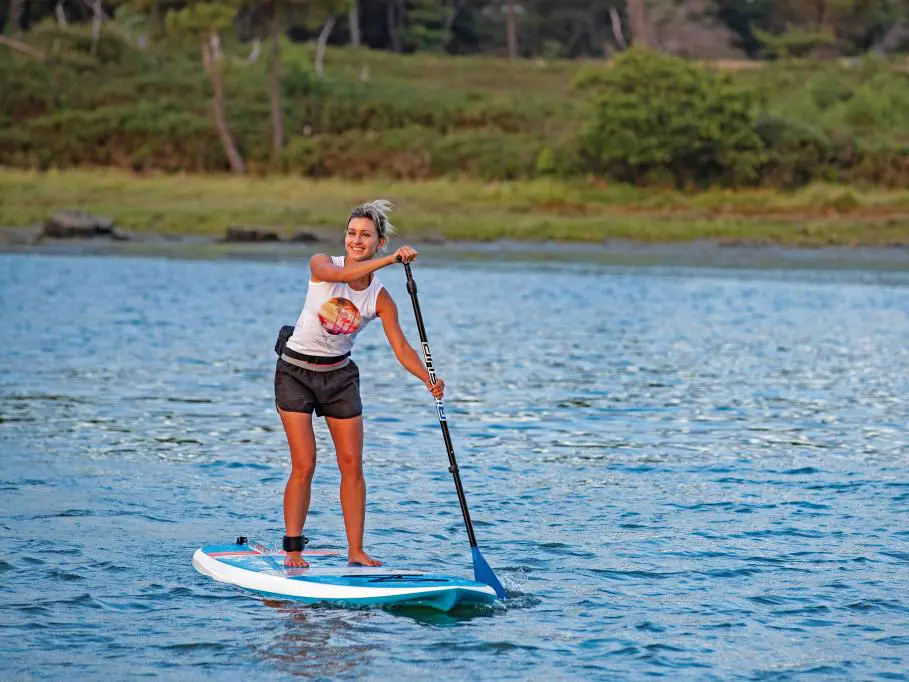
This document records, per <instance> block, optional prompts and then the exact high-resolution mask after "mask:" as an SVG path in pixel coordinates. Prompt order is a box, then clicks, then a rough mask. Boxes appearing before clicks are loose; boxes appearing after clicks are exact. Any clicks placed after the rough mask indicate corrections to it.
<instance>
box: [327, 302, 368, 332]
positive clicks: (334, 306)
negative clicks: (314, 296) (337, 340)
mask: <svg viewBox="0 0 909 682" xmlns="http://www.w3.org/2000/svg"><path fill="white" fill-rule="evenodd" d="M360 319H361V318H360V310H359V309H358V308H357V306H355V305H354V303H353V301H351V300H350V299H347V298H344V297H342V296H336V297H334V298H330V299H328V300H327V301H325V303H323V304H322V305H321V307H320V308H319V322H320V323H321V324H322V328H323V329H324V330H325V331H327V332H328V333H329V334H332V335H333V336H337V335H338V334H354V333H355V332H356V331H357V330H358V329H359V328H360Z"/></svg>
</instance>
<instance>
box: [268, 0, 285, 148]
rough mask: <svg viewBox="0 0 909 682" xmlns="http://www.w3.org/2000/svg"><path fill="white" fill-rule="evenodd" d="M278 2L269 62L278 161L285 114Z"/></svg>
mask: <svg viewBox="0 0 909 682" xmlns="http://www.w3.org/2000/svg"><path fill="white" fill-rule="evenodd" d="M282 9H283V7H282V5H281V3H280V2H278V0H275V2H274V3H273V4H272V12H273V14H272V18H271V53H270V55H269V60H268V93H269V97H270V99H271V155H272V159H276V158H277V157H278V155H279V154H280V153H281V150H283V149H284V112H283V111H282V110H281V35H282V33H283V31H282V30H281V24H282V22H281V20H282V18H283V17H282V15H281V10H282Z"/></svg>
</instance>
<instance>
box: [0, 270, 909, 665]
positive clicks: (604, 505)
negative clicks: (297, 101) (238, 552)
mask: <svg viewBox="0 0 909 682" xmlns="http://www.w3.org/2000/svg"><path fill="white" fill-rule="evenodd" d="M416 267H417V270H416V273H415V274H416V276H417V278H418V281H419V284H420V298H421V303H422V304H423V308H424V309H423V313H424V316H425V318H426V324H427V328H428V332H429V338H430V341H431V343H432V346H433V355H434V358H435V359H436V361H437V363H438V365H439V369H440V373H441V374H442V376H444V377H445V379H446V382H447V384H448V400H447V407H448V416H449V425H450V427H451V430H452V437H453V440H454V444H455V449H456V451H457V454H458V460H459V463H460V464H461V475H462V478H463V481H464V487H465V490H466V493H467V498H468V501H469V503H470V508H471V514H472V516H473V518H474V523H475V527H476V532H477V538H478V540H479V542H480V546H481V547H482V549H483V554H484V556H485V557H486V558H487V560H488V561H489V562H490V564H491V565H492V566H493V567H494V568H495V570H496V572H497V574H498V575H499V576H500V577H501V578H502V579H503V582H505V583H506V585H507V586H508V587H509V590H510V591H511V592H512V593H513V595H514V597H513V598H512V599H511V600H509V602H508V603H506V604H497V605H496V606H495V607H494V608H489V609H480V610H468V611H464V612H462V611H456V612H452V613H449V614H440V613H437V612H434V611H428V610H421V609H416V610H414V609H407V610H382V609H366V610H355V609H338V608H326V607H320V606H304V605H291V604H287V603H277V602H263V601H262V600H260V599H256V598H252V597H250V596H249V595H247V594H244V593H241V592H239V591H238V590H236V589H234V588H231V587H229V586H225V585H222V584H219V583H216V582H213V581H211V580H210V579H208V578H206V577H204V576H201V575H199V574H197V573H196V572H195V571H194V570H193V569H192V567H191V564H190V558H191V556H192V552H193V550H194V549H195V548H196V547H198V546H199V545H201V544H208V543H214V542H229V541H231V540H233V538H235V537H237V536H238V535H245V536H247V537H250V538H254V539H256V540H259V541H262V542H264V543H266V544H269V545H271V544H275V543H276V542H278V541H279V538H280V536H281V534H282V527H281V494H282V491H283V486H284V481H285V478H286V475H287V472H288V461H287V459H288V458H287V453H286V444H285V443H284V437H283V433H282V431H281V428H280V424H279V422H278V419H277V417H276V415H275V412H274V406H273V402H272V383H271V382H272V372H273V367H274V354H273V351H272V348H273V343H274V335H275V333H276V332H277V329H278V327H280V326H281V325H282V324H286V323H288V322H290V321H292V320H293V319H294V318H295V317H296V315H297V314H298V312H299V306H300V304H301V303H302V299H303V293H304V292H303V287H304V286H305V281H306V273H305V269H304V264H303V263H295V262H286V263H262V262H259V263H250V262H240V261H237V262H193V261H171V260H165V259H158V260H155V259H138V258H134V259H126V258H122V259H117V258H91V257H82V258H70V257H53V258H49V257H41V256H35V255H31V256H0V315H2V319H3V324H2V325H0V493H2V494H0V532H2V535H3V539H4V545H5V550H6V551H5V553H4V557H3V558H2V560H0V575H2V577H3V580H2V581H0V606H2V609H3V614H4V621H3V624H2V626H0V627H2V629H3V631H4V634H6V635H7V637H6V639H5V641H6V644H5V646H4V652H3V653H4V657H3V663H2V664H0V672H2V673H3V677H4V679H7V678H8V679H21V678H26V677H28V678H43V679H59V678H60V677H61V676H62V675H68V676H72V677H75V678H79V679H98V678H105V677H108V678H111V677H112V678H120V677H122V676H123V671H124V670H128V671H129V674H130V675H131V676H132V675H135V676H140V675H149V676H153V675H154V676H164V677H174V678H177V679H183V678H194V677H200V676H202V675H205V676H206V677H210V676H212V675H222V676H227V677H240V676H254V677H255V678H256V679H286V678H287V677H289V676H291V675H293V676H300V677H307V678H318V679H337V678H341V677H364V676H365V677H369V676H371V677H376V678H381V679H388V678H392V677H408V678H410V677H413V678H417V679H426V678H430V677H433V676H438V675H442V674H444V675H445V676H446V677H451V678H455V679H459V678H470V679H479V680H488V679H496V680H499V679H515V680H524V679H543V678H546V679H578V678H584V679H586V678H596V679H639V678H641V677H650V676H664V677H669V678H671V679H724V680H725V679H762V678H767V679H788V678H791V677H795V676H800V677H806V678H815V679H819V680H826V679H830V678H832V677H847V678H852V679H877V678H886V679H906V670H907V668H909V666H907V661H906V652H907V651H909V600H907V598H906V596H905V595H906V590H905V576H906V569H907V566H909V563H907V562H909V530H907V529H906V523H905V519H906V518H907V512H909V483H907V481H909V460H907V452H909V448H907V436H906V434H907V426H909V404H907V401H906V395H907V393H909V286H907V284H909V275H907V274H906V273H905V272H902V273H901V272H899V271H894V270H891V271H890V272H887V273H886V277H881V276H879V275H878V273H875V272H870V271H869V272H861V271H855V272H820V271H817V272H800V271H795V270H789V271H787V272H785V273H782V272H771V271H757V270H754V271H749V272H741V273H737V272H734V271H729V270H725V271H722V272H719V271H712V270H706V269H703V270H684V269H673V268H641V269H637V270H636V269H629V268H612V267H604V266H599V265H595V264H591V263H587V264H572V263H568V262H566V263H555V262H536V263H521V262H509V263H494V262H492V261H486V262H483V263H478V262H449V263H440V262H438V261H436V262H435V263H425V262H424V263H423V264H422V265H420V264H419V263H418V265H417V266H416ZM381 276H382V279H383V281H384V282H385V283H386V286H387V287H388V288H389V290H390V291H391V293H392V295H393V296H394V297H395V298H396V299H397V300H398V301H399V306H400V309H401V311H402V320H403V322H404V324H405V327H406V330H407V333H408V334H409V336H410V338H411V339H412V340H416V338H417V337H416V333H415V329H414V325H413V323H412V321H411V318H410V316H409V315H408V314H407V313H408V311H409V307H408V304H407V294H406V291H405V290H404V286H403V276H402V274H401V272H400V271H398V270H395V269H388V270H385V271H383V272H382V275H381ZM356 359H357V362H358V364H359V366H360V368H361V377H362V379H361V381H362V389H363V397H364V405H365V408H366V424H365V429H366V451H365V457H364V459H365V467H366V473H367V481H368V484H369V509H368V516H367V542H368V549H369V550H370V551H371V552H372V553H374V554H375V555H377V556H379V557H380V558H382V559H384V560H386V562H388V563H392V564H394V563H399V564H406V565H407V566H408V567H413V568H415V569H421V570H433V571H437V572H445V573H452V574H455V575H465V576H469V575H471V572H472V571H471V560H470V552H469V547H468V543H467V539H466V537H465V533H464V528H463V524H462V521H461V517H460V513H459V510H458V504H457V498H456V496H455V494H454V488H453V485H452V481H451V475H450V474H449V472H448V470H447V469H448V462H447V458H446V456H445V452H444V447H443V446H442V441H441V437H440V434H439V430H438V422H437V419H436V413H435V410H434V407H433V405H432V401H431V400H430V399H429V398H428V396H427V394H426V392H425V390H424V389H423V388H422V386H420V385H419V384H418V383H417V382H415V381H413V380H412V379H411V378H409V377H408V376H407V375H406V373H405V372H404V371H403V370H402V369H401V368H400V367H399V366H398V364H397V362H396V361H395V360H394V357H393V355H392V353H391V352H390V350H389V349H388V347H387V343H386V341H385V340H384V337H383V335H382V331H381V329H379V328H378V327H375V328H372V327H371V328H369V329H367V330H366V332H364V334H363V335H362V336H361V338H360V339H359V340H358V347H357V349H356ZM317 439H318V441H319V444H320V446H319V447H320V450H319V455H318V458H319V466H318V468H317V472H316V480H315V485H314V492H313V509H312V513H311V515H310V518H309V520H308V522H307V536H309V537H311V538H312V539H313V543H314V545H315V546H317V547H319V548H324V549H341V550H343V548H344V532H343V524H342V521H341V515H340V509H339V505H338V502H337V494H338V493H337V489H338V472H337V467H336V464H335V461H334V455H333V452H332V451H331V449H330V447H329V445H328V443H329V441H328V434H327V432H326V430H325V428H324V426H323V425H321V424H320V425H319V426H318V430H317ZM442 671H444V672H442Z"/></svg>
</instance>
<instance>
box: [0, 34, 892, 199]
mask: <svg viewBox="0 0 909 682" xmlns="http://www.w3.org/2000/svg"><path fill="white" fill-rule="evenodd" d="M87 31H88V29H87V27H71V28H69V29H65V30H64V29H61V28H59V27H57V26H54V25H52V24H47V25H42V26H41V27H39V28H36V29H35V30H33V31H30V32H29V34H28V40H29V44H30V45H32V46H33V47H34V48H35V49H40V50H43V51H44V52H46V53H47V54H48V55H49V57H48V59H47V60H46V61H38V60H36V59H34V58H32V57H28V56H26V55H23V54H20V53H17V52H15V51H12V50H9V49H2V50H0V92H3V93H4V97H2V98H0V124H2V125H0V164H2V165H4V166H9V167H16V168H31V169H52V168H57V169H64V168H85V167H116V168H123V169H127V170H134V171H142V172H145V171H164V172H187V173H211V172H215V173H217V172H224V171H226V170H227V169H228V163H227V160H226V156H225V152H224V149H223V146H222V144H221V141H220V139H219V136H218V134H217V132H216V130H215V127H214V124H213V122H212V120H211V114H210V111H211V99H210V95H211V83H210V82H209V79H208V78H207V76H206V74H205V72H204V70H203V69H202V67H201V64H200V63H199V50H198V46H195V45H193V44H185V43H178V42H162V43H160V44H157V43H156V44H154V45H152V46H151V47H150V48H148V49H146V50H140V49H138V48H137V46H136V45H137V42H136V40H135V37H133V38H130V37H128V31H125V29H124V30H122V31H113V30H105V32H104V33H103V36H102V40H101V42H100V44H99V47H98V54H97V56H92V55H90V54H89V52H88V49H89V46H90V45H91V39H90V36H89V34H88V33H87ZM224 49H225V55H226V58H225V62H224V74H223V75H224V90H225V97H226V109H227V118H228V121H229V124H230V128H231V131H232V134H233V137H234V139H235V142H236V146H237V148H238V150H239V151H240V153H241V154H242V155H243V157H244V159H245V162H246V167H247V170H248V171H249V173H250V174H253V175H264V174H269V175H294V176H298V177H308V178H340V179H344V180H362V179H370V178H379V177H381V178H386V179H388V180H421V181H428V180H437V179H454V180H457V179H459V178H469V179H475V180H479V181H493V180H497V181H513V180H531V179H542V178H550V177H559V178H563V179H574V178H584V177H586V176H588V175H596V176H598V177H602V178H610V179H615V180H627V181H632V182H634V183H636V184H641V185H648V186H653V187H656V186H666V185H670V186H677V187H685V188H694V187H697V188H704V187H707V186H712V187H716V186H725V187H741V186H749V187H753V186H767V187H776V188H784V189H791V188H794V187H799V186H804V185H807V184H810V183H813V182H825V183H826V182H829V183H841V184H848V185H851V184H868V185H877V186H887V187H894V188H896V187H903V188H905V187H909V132H907V131H909V74H907V73H906V72H905V64H904V63H902V62H897V61H894V62H889V61H883V60H879V59H872V58H868V59H864V60H861V61H859V62H855V63H839V62H837V63H822V62H811V61H790V60H781V61H779V62H773V63H766V64H763V65H762V66H761V68H756V69H745V70H729V69H720V68H716V69H714V68H708V67H706V66H702V67H699V68H694V67H692V65H691V64H690V63H688V62H684V61H681V60H674V59H670V58H668V57H665V55H663V56H660V55H655V54H652V53H651V54H650V55H649V56H645V54H644V53H641V52H638V51H628V52H626V53H624V54H623V55H622V56H621V57H620V58H618V59H616V60H613V61H611V62H605V61H602V60H573V61H568V60H513V61H512V60H505V59H495V58H492V57H447V56H441V55H432V54H427V53H420V54H415V55H400V54H392V53H387V52H379V51H370V50H355V49H348V48H336V47H331V48H329V50H328V55H327V57H326V62H325V76H324V78H319V77H317V76H316V75H315V74H314V72H313V46H311V45H300V44H297V43H290V42H288V41H284V43H283V48H282V50H283V51H282V55H283V57H282V64H283V65H282V68H281V76H280V79H279V80H278V83H279V91H280V94H281V102H282V108H283V121H284V132H285V146H284V147H283V148H282V150H281V151H280V152H276V153H273V152H272V149H271V139H272V136H271V127H270V126H271V123H270V121H271V115H270V109H269V92H268V88H267V84H268V83H269V74H268V59H266V58H260V59H258V60H256V61H254V62H250V61H248V60H247V59H246V57H247V55H248V54H249V49H250V46H249V45H248V44H240V43H238V42H237V41H236V39H234V38H231V37H230V36H226V37H225V44H224ZM269 49H270V48H269V46H268V45H263V54H268V50H269ZM718 74H722V76H720V75H718ZM681 83H685V84H686V85H685V87H681V86H680V84H681Z"/></svg>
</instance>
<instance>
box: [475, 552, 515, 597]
mask: <svg viewBox="0 0 909 682" xmlns="http://www.w3.org/2000/svg"><path fill="white" fill-rule="evenodd" d="M470 553H471V554H473V579H474V580H476V581H477V582H478V583H484V584H486V585H489V586H490V587H491V588H492V589H494V590H495V591H496V596H497V597H498V598H499V599H507V598H508V597H507V596H506V595H505V588H504V587H502V583H500V582H499V579H498V578H496V574H495V573H494V572H493V570H492V568H490V567H489V564H488V563H486V559H484V558H483V555H482V554H480V548H479V547H471V548H470Z"/></svg>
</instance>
